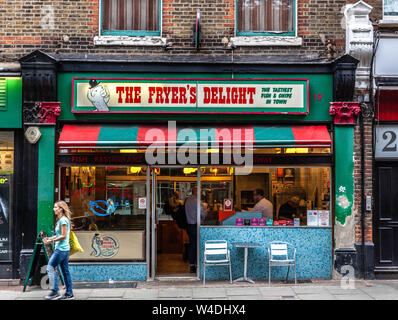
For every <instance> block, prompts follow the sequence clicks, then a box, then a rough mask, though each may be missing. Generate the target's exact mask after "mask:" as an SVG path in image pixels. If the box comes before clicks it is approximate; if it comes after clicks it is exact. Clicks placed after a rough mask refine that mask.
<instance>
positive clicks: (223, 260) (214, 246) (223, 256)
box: [203, 240, 232, 284]
mask: <svg viewBox="0 0 398 320" xmlns="http://www.w3.org/2000/svg"><path fill="white" fill-rule="evenodd" d="M206 265H213V266H229V283H232V272H231V257H230V252H229V249H228V244H227V241H225V240H207V241H206V242H205V251H204V253H203V284H205V283H206Z"/></svg>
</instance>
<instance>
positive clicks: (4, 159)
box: [0, 131, 14, 261]
mask: <svg viewBox="0 0 398 320" xmlns="http://www.w3.org/2000/svg"><path fill="white" fill-rule="evenodd" d="M13 174H14V133H13V132H6V131H0V261H1V260H11V239H10V229H11V219H12V211H11V208H12V188H13Z"/></svg>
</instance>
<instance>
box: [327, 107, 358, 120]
mask: <svg viewBox="0 0 398 320" xmlns="http://www.w3.org/2000/svg"><path fill="white" fill-rule="evenodd" d="M360 112H361V108H360V107H359V102H330V109H329V114H330V115H331V116H334V124H355V117H356V116H357V115H358V114H359V113H360Z"/></svg>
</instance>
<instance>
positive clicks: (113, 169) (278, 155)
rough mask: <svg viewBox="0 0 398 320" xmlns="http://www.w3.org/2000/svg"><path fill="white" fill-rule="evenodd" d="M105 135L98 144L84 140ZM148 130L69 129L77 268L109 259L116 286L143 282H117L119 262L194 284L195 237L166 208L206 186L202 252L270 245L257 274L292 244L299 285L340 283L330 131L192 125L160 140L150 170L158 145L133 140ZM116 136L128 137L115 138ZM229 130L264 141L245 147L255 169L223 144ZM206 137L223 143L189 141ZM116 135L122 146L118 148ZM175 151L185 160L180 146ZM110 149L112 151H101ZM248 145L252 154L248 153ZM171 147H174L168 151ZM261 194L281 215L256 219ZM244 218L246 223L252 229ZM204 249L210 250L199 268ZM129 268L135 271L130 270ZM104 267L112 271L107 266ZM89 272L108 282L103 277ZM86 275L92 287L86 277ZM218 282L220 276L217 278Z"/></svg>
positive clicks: (259, 256) (66, 193)
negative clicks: (334, 273)
mask: <svg viewBox="0 0 398 320" xmlns="http://www.w3.org/2000/svg"><path fill="white" fill-rule="evenodd" d="M95 127H97V129H98V130H97V132H98V135H97V134H96V138H93V137H92V136H89V135H88V134H87V135H85V134H84V135H82V134H81V133H82V131H85V130H87V131H88V130H90V131H91V130H94V129H95ZM146 129H147V128H146V127H145V126H144V128H141V127H140V126H132V125H119V126H118V128H117V129H115V128H114V127H113V126H111V125H101V126H96V125H92V126H90V125H67V124H66V125H64V126H63V128H62V131H61V135H60V139H59V141H58V145H59V154H58V163H59V166H60V168H59V181H60V188H59V190H60V194H59V199H64V200H65V201H67V202H68V203H69V204H70V206H71V209H72V212H73V213H74V215H73V219H74V222H75V229H76V234H77V236H78V238H79V239H80V240H81V241H80V242H81V244H82V246H83V248H84V250H85V251H84V252H83V253H78V254H75V255H74V256H73V257H71V261H74V262H76V264H73V267H72V269H73V268H76V270H77V269H80V268H82V267H81V266H82V265H83V264H84V265H85V266H87V264H89V263H90V262H91V263H92V262H94V261H101V262H103V263H104V264H105V265H106V262H108V263H109V262H113V264H112V267H111V269H112V270H115V273H114V274H113V275H112V276H110V275H108V276H109V277H110V278H112V279H115V278H116V279H120V277H126V276H132V274H133V273H130V274H129V273H126V272H121V273H119V274H117V273H116V270H117V269H116V267H115V263H119V264H120V265H119V267H120V268H128V267H127V266H129V268H131V270H135V271H134V274H136V275H137V274H138V272H141V275H140V279H144V278H145V277H151V278H154V277H155V276H156V277H157V276H177V277H189V276H193V275H192V274H190V273H189V271H190V269H189V262H188V261H187V257H186V250H187V247H188V246H189V240H188V236H187V234H186V231H185V230H184V229H181V228H179V227H178V224H177V222H176V221H175V220H174V219H173V217H172V215H171V214H170V213H168V212H167V210H166V207H167V206H166V204H167V203H168V201H169V199H170V198H172V197H173V195H174V193H175V192H176V191H177V192H178V193H179V195H178V200H180V201H181V202H183V201H184V200H185V199H187V198H188V197H189V196H190V195H191V194H192V189H193V187H194V186H198V189H199V192H198V197H199V196H200V199H201V202H202V203H203V205H204V207H205V208H206V216H205V217H204V219H201V218H200V217H199V216H198V217H197V219H198V224H197V228H198V235H199V241H200V242H199V243H200V244H201V245H203V243H204V241H206V240H210V239H226V240H228V241H229V243H232V242H234V241H243V240H246V241H247V240H256V241H260V243H261V244H262V245H263V247H262V248H261V249H259V250H258V251H257V252H254V253H253V254H254V257H256V258H255V260H253V266H259V265H264V266H265V265H266V261H265V260H266V245H267V244H268V243H269V242H270V241H273V240H281V241H282V240H283V241H288V242H291V243H293V244H294V245H295V246H296V247H297V248H298V252H299V257H300V260H299V261H300V264H299V265H300V266H302V268H301V267H300V268H299V273H298V276H299V277H301V278H328V277H329V278H330V277H331V262H332V247H331V244H332V243H331V238H332V214H331V212H332V210H331V203H330V190H331V175H332V154H333V153H332V140H331V137H330V134H329V130H328V128H327V126H323V125H315V126H299V127H291V126H271V125H270V126H258V127H254V128H250V127H248V126H245V128H241V127H230V128H229V129H228V130H227V129H226V128H225V127H223V128H221V127H212V128H206V127H192V126H191V127H190V128H189V131H188V130H187V127H181V128H177V130H176V131H177V139H176V141H170V140H164V141H161V140H156V149H157V150H156V151H157V152H158V153H157V155H156V158H157V159H156V160H157V163H148V161H151V160H152V159H149V156H148V154H149V153H150V148H151V145H153V141H152V140H151V139H152V137H150V141H149V140H147V141H145V140H142V139H138V138H137V137H138V136H139V134H137V135H136V136H134V134H133V135H132V132H140V131H141V130H146ZM151 129H152V130H154V129H156V130H159V131H160V132H165V133H167V134H165V136H171V135H172V134H171V131H172V129H171V128H165V127H160V126H157V125H154V126H153V127H151ZM115 130H117V131H119V134H117V135H114V132H115ZM222 130H224V132H235V137H237V136H239V137H240V136H242V135H241V134H240V132H243V130H245V131H246V133H248V131H253V133H254V136H255V139H254V141H252V140H250V139H247V140H244V141H243V145H245V148H243V150H244V153H243V152H242V151H241V146H242V145H241V144H242V140H240V139H239V142H237V143H236V145H239V160H242V159H243V160H248V158H250V157H252V159H250V160H252V161H251V162H250V164H249V166H247V165H242V163H240V164H237V161H236V160H237V158H238V157H237V156H236V153H235V154H233V152H232V153H227V150H228V148H229V147H230V145H229V142H228V145H227V144H225V143H222V142H223V140H222V139H221V140H218V139H220V137H221V135H220V134H218V133H221V131H222ZM184 131H186V132H185V133H184ZM199 131H202V132H204V131H208V132H211V131H213V132H216V136H217V138H216V139H214V140H209V141H204V140H203V139H201V140H200V141H198V140H197V139H195V140H190V141H189V142H188V140H186V139H184V138H186V137H188V135H186V133H187V132H189V133H190V135H189V136H190V138H192V137H193V132H199ZM294 131H295V135H294V134H292V133H293V132H294ZM238 132H239V133H238ZM110 135H114V137H118V139H117V140H113V141H112V140H110V139H109V136H110ZM232 136H233V135H232ZM249 136H253V135H248V134H247V135H246V136H245V138H248V137H249ZM105 137H106V138H105ZM123 137H128V138H127V139H125V138H123ZM292 137H293V138H292ZM104 139H105V140H104ZM121 139H123V140H126V141H129V142H128V143H129V145H128V146H125V147H123V148H121V146H120V144H121V141H120V140H121ZM198 142H199V144H200V146H201V147H200V148H199V150H198V148H197V146H196V144H197V143H198ZM225 142H226V141H225ZM173 143H174V144H175V146H176V149H175V152H173V151H172V150H173V149H171V148H170V144H173ZM238 143H239V144H238ZM104 144H107V147H106V148H101V146H102V145H104ZM112 144H113V145H112ZM137 144H140V145H141V146H139V147H138V146H137ZM234 144H235V141H232V145H234ZM247 144H250V145H252V147H251V148H248V145H247ZM82 145H84V147H81V146H82ZM145 145H147V146H145ZM161 145H167V146H168V147H167V148H165V149H161V147H160V146H161ZM216 145H217V146H218V147H217V148H215V146H216ZM77 146H80V147H79V148H77ZM126 147H129V148H130V149H126ZM182 149H183V153H181V150H182ZM229 149H230V150H231V151H233V150H232V149H231V148H229ZM187 150H188V152H187ZM173 153H175V154H174V155H173ZM173 156H174V157H176V156H177V158H178V160H180V161H182V162H186V164H185V165H184V166H183V165H181V164H177V165H170V163H169V162H171V161H165V162H166V164H164V163H162V161H160V160H164V159H170V158H172V157H173ZM184 159H185V160H186V161H184ZM226 160H231V161H226ZM159 162H160V163H159ZM227 163H228V164H227ZM256 189H261V190H263V191H264V196H265V198H266V199H269V200H270V201H271V202H272V203H273V212H272V213H271V216H270V217H268V218H269V219H267V220H266V219H265V218H264V219H263V216H262V213H261V212H255V211H249V212H248V210H250V209H251V208H253V207H254V206H255V204H256V201H255V199H254V196H253V193H254V190H256ZM292 198H294V200H295V201H296V203H294V204H293V207H291V210H292V212H291V213H290V212H289V214H291V216H289V217H284V216H285V215H286V213H282V214H281V212H282V209H281V207H282V206H283V205H285V204H286V203H289V201H290V200H291V199H292ZM285 206H286V205H285ZM293 212H294V213H293ZM237 219H238V220H239V219H243V221H244V222H243V223H242V226H239V222H237ZM251 219H255V220H253V221H252V220H251ZM315 239H316V241H315ZM303 244H304V245H303ZM202 251H203V248H202V247H200V248H199V250H198V252H197V254H198V261H200V259H201V255H200V252H202ZM231 251H232V257H233V261H234V262H233V271H234V274H236V275H238V274H239V272H240V270H239V269H240V268H239V266H241V265H242V255H241V254H240V253H239V252H237V251H234V250H233V249H232V248H231ZM148 257H149V259H148ZM314 257H315V259H314ZM123 260H125V261H130V264H121V261H123ZM311 265H315V266H316V268H312V267H310V266H311ZM97 268H101V269H103V268H104V265H102V266H97ZM87 270H90V268H89V269H87ZM119 271H120V270H119ZM88 272H89V273H90V274H92V275H95V276H97V277H98V274H97V273H92V272H91V271H88ZM130 272H132V271H130ZM198 272H199V271H198ZM255 274H256V277H258V278H263V277H265V276H266V268H262V269H261V268H259V269H256V272H255ZM78 275H79V277H81V278H82V279H83V278H85V279H87V275H85V274H84V273H82V271H79V272H78ZM208 277H212V274H211V272H210V273H208ZM214 277H217V274H214ZM93 280H94V279H93ZM97 280H98V279H97ZM102 280H104V279H102Z"/></svg>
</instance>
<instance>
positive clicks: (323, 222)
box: [318, 210, 329, 227]
mask: <svg viewBox="0 0 398 320" xmlns="http://www.w3.org/2000/svg"><path fill="white" fill-rule="evenodd" d="M318 212H319V213H318V215H319V217H318V219H319V220H318V225H319V226H320V227H329V210H319V211H318Z"/></svg>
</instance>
